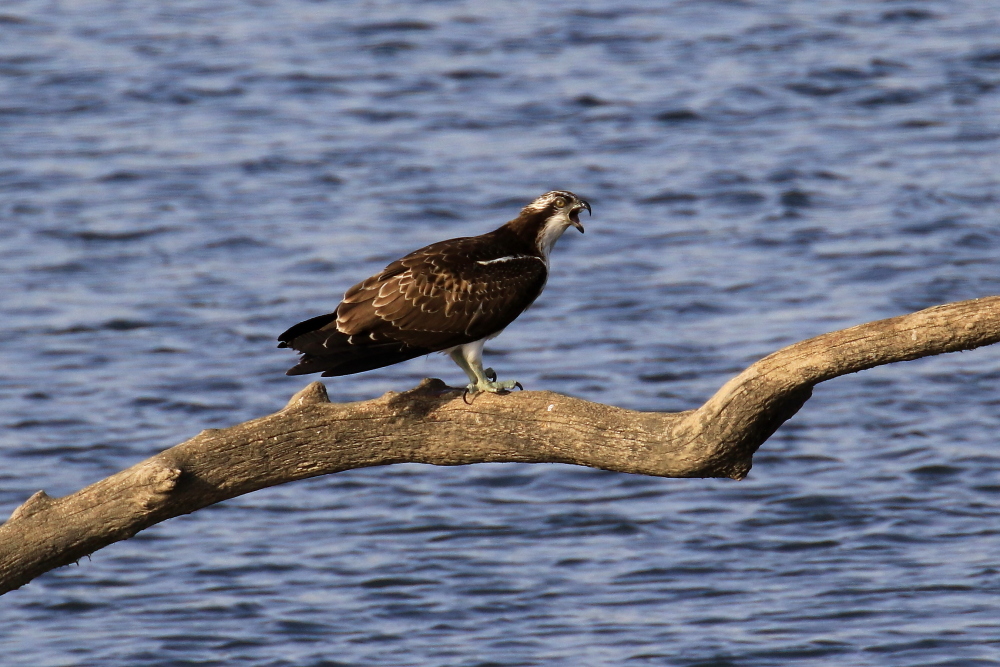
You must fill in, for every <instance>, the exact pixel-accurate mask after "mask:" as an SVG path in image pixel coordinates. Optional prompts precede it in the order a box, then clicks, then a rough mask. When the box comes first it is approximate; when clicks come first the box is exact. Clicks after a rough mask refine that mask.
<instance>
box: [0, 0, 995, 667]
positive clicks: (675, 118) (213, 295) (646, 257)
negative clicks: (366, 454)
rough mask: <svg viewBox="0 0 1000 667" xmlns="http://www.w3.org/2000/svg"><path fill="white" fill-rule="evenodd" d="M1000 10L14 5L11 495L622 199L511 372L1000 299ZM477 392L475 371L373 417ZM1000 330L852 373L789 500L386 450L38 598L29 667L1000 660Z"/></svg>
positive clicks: (6, 390) (381, 385)
mask: <svg viewBox="0 0 1000 667" xmlns="http://www.w3.org/2000/svg"><path fill="white" fill-rule="evenodd" d="M998 112H1000V5H998V4H997V3H996V2H995V1H994V0H964V1H963V0H954V1H948V0H912V1H908V0H900V1H893V2H878V1H870V0H865V1H861V0H854V1H852V0H818V1H806V0H799V1H793V2H786V1H779V0H726V1H724V0H714V1H713V0H690V1H685V2H680V1H676V2H653V1H651V0H650V1H646V2H643V1H640V0H624V1H621V2H611V1H610V0H605V1H603V2H596V1H595V2H579V3H570V2H546V3H534V2H509V3H487V2H459V1H456V2H448V1H440V2H406V3H402V2H400V3H390V2H332V1H331V2H305V1H301V2H299V1H295V0H273V1H268V0H261V1H259V2H249V1H248V2H235V1H225V0H212V1H208V0H190V1H187V2H169V3H134V2H133V3H127V2H103V1H99V0H89V1H80V2H69V1H65V2H54V1H42V0H6V1H5V2H3V3H0V151H2V153H0V277H2V281H3V290H2V292H0V316H2V323H0V326H2V328H3V335H2V337H0V406H2V411H0V420H2V422H0V423H2V427H3V428H2V430H0V513H2V514H4V515H5V514H6V513H7V512H9V511H11V510H13V509H14V508H15V507H16V506H17V505H19V504H20V503H21V502H23V501H24V500H25V499H26V498H27V497H28V496H29V495H30V494H31V493H33V492H35V491H36V490H38V489H45V490H46V491H47V492H48V493H49V494H50V495H62V494H66V493H70V492H73V491H75V490H77V489H79V488H81V487H82V486H84V485H86V484H88V483H91V482H93V481H95V480H97V479H100V478H102V477H104V476H106V475H108V474H110V473H113V472H115V471H117V470H119V469H121V468H123V467H126V466H129V465H131V464H133V463H135V462H137V461H140V460H141V459H143V458H145V457H147V456H150V455H152V454H154V453H156V452H158V451H160V450H162V449H164V448H166V447H169V446H172V445H174V444H176V443H178V442H181V441H183V440H185V439H187V438H189V437H191V436H192V435H194V434H195V433H197V432H198V431H199V430H200V429H203V428H207V427H221V426H226V425H230V424H234V423H237V422H240V421H244V420H246V419H250V418H253V417H257V416H261V415H263V414H267V413H269V412H272V411H274V410H276V409H279V408H280V407H282V406H283V405H284V403H285V401H286V400H287V399H288V397H289V396H290V395H291V394H292V393H294V392H295V391H296V390H298V389H299V388H301V387H302V386H303V385H304V383H305V382H306V381H307V379H303V378H301V377H300V378H289V377H285V376H284V375H283V374H282V373H283V371H284V370H285V368H287V367H288V366H289V365H291V363H292V361H293V357H294V355H291V354H289V353H288V351H287V350H278V349H276V348H275V347H274V342H275V341H274V338H275V336H276V335H277V334H278V333H279V332H281V331H282V330H283V329H284V328H285V327H287V326H288V325H290V324H292V323H294V322H297V321H299V320H300V319H304V318H305V317H307V316H310V315H314V314H319V313H322V312H327V311H328V310H329V309H330V308H331V307H332V306H333V305H334V304H335V303H336V302H337V300H338V298H339V296H340V295H341V294H342V292H343V290H344V289H345V288H346V287H347V286H349V285H350V284H352V283H353V282H355V281H356V280H358V279H360V278H362V277H365V276H367V275H369V273H370V272H373V271H375V270H377V269H379V268H381V267H382V266H384V264H385V263H387V262H388V261H390V260H392V259H394V258H395V257H397V256H399V255H401V254H403V253H405V252H407V251H409V250H412V249H414V248H416V247H418V246H421V245H424V244H426V243H430V242H432V241H436V240H440V239H442V238H447V237H451V236H463V235H470V234H478V233H481V232H484V231H487V230H489V229H492V228H493V227H496V226H497V225H499V224H500V223H502V222H503V221H505V220H507V219H508V218H510V217H512V216H513V215H514V214H515V213H516V211H517V210H518V208H519V207H520V206H522V205H523V204H524V203H526V202H527V201H528V200H530V199H531V198H533V197H534V196H536V195H538V194H540V193H541V192H544V191H545V190H549V189H553V188H567V189H570V190H573V191H575V192H577V193H579V194H580V195H581V196H584V197H586V198H587V199H589V200H590V201H591V203H592V204H593V206H594V217H593V218H592V220H590V221H587V230H588V231H587V234H586V235H585V236H580V235H578V234H575V233H574V232H572V230H571V232H570V234H568V235H567V237H566V238H565V239H563V240H562V241H561V242H560V244H559V246H558V247H557V249H556V252H555V255H554V257H553V274H552V276H551V278H550V280H549V285H548V288H547V289H546V292H545V294H544V295H543V296H542V298H541V299H540V300H539V302H538V303H537V304H536V306H535V307H534V308H533V309H532V310H531V311H530V312H528V313H527V314H525V315H524V316H523V317H522V318H521V319H520V320H518V322H517V323H516V324H515V325H513V326H511V327H510V328H509V329H508V330H507V331H506V332H505V333H504V335H503V336H501V337H500V338H499V339H497V340H496V341H494V342H493V343H492V345H491V346H490V348H489V349H488V352H489V354H488V355H487V360H488V362H489V363H490V364H491V365H493V366H495V367H497V368H498V369H500V371H501V373H502V374H503V375H504V376H506V377H515V378H517V379H520V380H521V381H522V382H523V383H524V384H525V385H526V386H527V387H528V388H529V389H537V388H545V389H551V390H555V391H560V392H564V393H569V394H573V395H576V396H581V397H585V398H588V399H591V400H596V401H601V402H604V403H611V404H615V405H620V406H625V407H631V408H641V409H651V410H683V409H689V408H692V407H695V406H697V405H699V404H700V403H701V402H702V401H703V400H704V399H705V398H707V397H708V396H709V395H710V394H711V393H712V392H713V391H714V390H715V389H716V388H717V387H718V386H719V385H721V384H722V383H723V382H724V381H725V380H726V379H727V378H729V377H730V376H732V375H733V374H734V373H736V372H738V371H739V370H740V369H741V368H743V367H745V366H746V365H747V364H749V363H751V362H752V361H754V360H756V359H758V358H760V357H761V356H763V355H765V354H767V353H769V352H771V351H773V350H774V349H777V348H778V347H781V346H783V345H785V344H788V343H791V342H793V341H796V340H799V339H802V338H806V337H809V336H813V335H816V334H819V333H823V332H825V331H829V330H833V329H837V328H841V327H845V326H849V325H852V324H856V323H859V322H862V321H866V320H871V319H877V318H882V317H889V316H893V315H898V314H901V313H904V312H909V311H912V310H915V309H919V308H923V307H926V306H930V305H933V304H937V303H941V302H945V301H952V300H960V299H968V298H973V297H977V296H983V295H988V294H996V293H1000V280H998V270H997V263H998V250H1000V229H998V226H997V218H998V214H1000V176H998V172H1000V159H998V157H997V153H998V149H1000V114H998ZM424 376H436V377H443V378H444V379H445V380H447V381H449V382H452V383H458V382H459V381H461V373H460V371H459V370H458V369H457V368H456V367H454V365H453V364H452V363H451V362H450V361H449V360H447V359H445V358H443V357H440V356H438V355H433V356H431V357H428V358H425V359H417V360H414V361H411V362H408V363H406V364H403V365H400V366H396V367H391V368H387V369H382V370H379V371H374V372H371V373H367V374H364V375H360V376H354V377H348V378H340V379H334V380H331V381H330V382H328V383H327V386H328V387H329V390H330V393H331V396H332V398H333V399H334V400H360V399H364V398H370V397H374V396H377V395H379V394H381V393H382V392H385V391H387V390H390V389H392V390H400V389H405V388H408V387H411V386H413V385H414V384H415V383H416V382H417V381H418V380H419V379H420V378H421V377H424ZM998 379H1000V349H991V348H986V349H982V350H978V351H974V352H967V353H963V354H953V355H946V356H943V357H936V358H932V359H925V360H921V361H917V362H911V363H906V364H897V365H894V366H890V367H883V368H879V369H875V370H872V371H867V372H865V373H862V374H859V375H854V376H849V377H844V378H840V379H837V380H835V381H832V382H829V383H827V384H825V385H821V386H820V387H818V388H817V390H816V392H815V395H814V398H813V399H812V400H811V401H810V402H809V403H808V404H807V405H806V407H805V408H804V409H803V411H802V412H801V413H800V414H799V415H797V416H796V417H795V418H794V419H793V420H792V421H790V422H789V423H788V424H786V425H785V426H784V427H783V428H782V429H781V430H780V431H779V432H778V433H777V434H776V435H775V436H774V437H773V438H772V439H771V440H770V441H769V442H767V443H766V444H765V445H764V446H763V447H762V448H761V450H760V452H759V453H758V455H757V457H756V459H755V466H754V469H753V471H752V472H751V474H750V477H749V478H748V479H747V480H745V481H743V482H733V481H726V480H669V479H656V478H645V477H638V476H630V475H620V474H611V473H606V472H601V471H595V470H590V469H585V468H574V467H570V466H558V465H537V466H530V465H480V466H469V467H461V468H448V469H442V468H433V467H427V466H418V465H402V466H393V467H388V468H379V469H368V470H359V471H354V472H349V473H342V474H338V475H333V476H329V477H324V478H318V479H314V480H310V481H308V482H303V483H296V484H290V485H286V486H283V487H279V488H274V489H270V490H265V491H262V492H258V493H254V494H252V495H249V496H245V497H242V498H238V499H236V500H233V501H229V502H226V503H223V504H221V505H219V506H216V507H213V508H210V509H207V510H204V511H200V512H197V513H195V514H194V515H191V516H187V517H183V518H179V519H173V520H171V521H168V522H166V523H164V524H161V525H158V526H155V527H153V528H151V529H149V530H147V531H145V532H143V533H140V534H139V535H138V536H137V537H136V538H134V539H132V540H130V541H127V542H123V543H119V544H116V545H113V546H111V547H109V548H107V549H104V550H101V551H99V552H97V553H96V554H94V556H93V558H92V560H88V559H85V560H84V561H82V562H81V563H80V564H79V566H78V567H77V566H71V567H67V568H62V569H60V570H56V571H53V572H50V573H48V574H46V575H44V576H42V577H40V578H39V579H37V580H36V581H34V582H32V583H31V584H29V585H28V586H27V587H25V588H23V589H21V590H19V591H16V592H13V593H10V594H8V595H6V596H4V598H3V599H2V602H0V636H2V644H3V658H2V660H0V661H2V662H3V664H5V665H8V664H9V665H30V666H33V667H34V666H44V665H84V664H86V665H96V664H101V665H140V664H141V665H184V664H191V665H195V664H197V665H223V664H226V665H230V664H240V665H261V666H263V665H267V666H277V665H358V666H369V665H386V666H403V665H420V666H423V665H468V666H473V665H511V666H513V665H565V666H578V665H619V664H622V665H624V664H627V665H684V666H689V665H690V666H694V665H716V666H720V667H722V666H729V665H738V666H741V667H742V666H760V665H788V664H814V665H852V666H854V665H872V666H882V665H899V666H912V665H956V666H958V665H961V666H967V665H997V664H1000V620H998V619H1000V613H998V610H997V608H998V600H1000V598H998V594H1000V535H998V525H1000V524H998V519H1000V452H998V448H997V433H998V427H1000V402H998V395H1000V394H998V387H997V381H998Z"/></svg>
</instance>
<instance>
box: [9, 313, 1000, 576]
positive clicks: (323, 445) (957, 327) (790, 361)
mask: <svg viewBox="0 0 1000 667" xmlns="http://www.w3.org/2000/svg"><path fill="white" fill-rule="evenodd" d="M998 341H1000V297H996V296H994V297H986V298H982V299H974V300H972V301H962V302H957V303H951V304H946V305H943V306H937V307H934V308H929V309H927V310H922V311H919V312H916V313H912V314H910V315H904V316H901V317H895V318H891V319H887V320H879V321H877V322H870V323H867V324H862V325H859V326H856V327H851V328H849V329H843V330H841V331H835V332H832V333H828V334H824V335H822V336H817V337H816V338H811V339H809V340H806V341H802V342H800V343H796V344H794V345H790V346H788V347H786V348H783V349H781V350H779V351H777V352H775V353H773V354H771V355H769V356H767V357H765V358H763V359H761V360H760V361H758V362H756V363H755V364H753V365H752V366H750V367H749V368H747V369H746V370H745V371H743V372H742V373H740V374H739V375H737V376H736V377H735V378H733V379H732V380H730V381H729V382H727V383H726V384H725V385H723V386H722V388H720V389H719V391H718V392H716V394H715V395H714V396H712V397H711V398H710V399H709V400H708V401H707V402H706V403H705V404H704V405H703V406H702V407H700V408H699V409H697V410H691V411H687V412H680V413H658V412H636V411H632V410H625V409H622V408H616V407H612V406H608V405H603V404H600V403H591V402H589V401H584V400H581V399H577V398H571V397H569V396H563V395H560V394H555V393H552V392H547V391H525V392H515V393H512V394H509V395H505V396H499V395H494V394H479V395H476V396H475V397H473V398H470V400H469V403H466V402H465V401H464V400H463V395H462V391H461V390H455V389H452V388H449V387H447V386H445V385H444V383H442V382H441V381H440V380H425V381H424V382H423V383H421V384H420V386H418V387H416V388H415V389H412V390H410V391H407V392H404V393H401V394H396V393H388V394H386V395H384V396H382V397H380V398H377V399H374V400H370V401H364V402H359V403H345V404H335V403H330V401H329V399H328V398H327V395H326V389H325V388H324V387H323V385H322V384H320V383H318V382H314V383H312V384H310V385H309V386H307V387H306V388H305V389H303V390H302V391H300V392H299V393H297V394H296V395H295V396H293V397H292V399H291V400H290V401H289V403H288V405H287V406H286V407H285V408H284V409H282V410H281V411H279V412H277V413H275V414H272V415H269V416H266V417H262V418H260V419H255V420H252V421H249V422H245V423H243V424H237V425H236V426H232V427H229V428H225V429H217V430H216V429H213V430H207V431H202V432H201V433H199V434H198V435H196V436H195V437H193V438H191V439H190V440H188V441H187V442H184V443H181V444H179V445H177V446H175V447H172V448H170V449H168V450H166V451H164V452H161V453H160V454H158V455H156V456H154V457H152V458H149V459H147V460H145V461H142V462H141V463H138V464H136V465H134V466H132V467H131V468H128V469H127V470H123V471H121V472H119V473H117V474H115V475H112V476H110V477H108V478H106V479H103V480H101V481H99V482H96V483H95V484H92V485H90V486H88V487H86V488H85V489H82V490H80V491H78V492H76V493H73V494H71V495H68V496H65V497H62V498H51V497H49V496H48V495H46V494H45V493H44V492H43V491H39V492H38V493H36V494H35V495H33V496H31V498H29V499H28V500H27V501H26V502H25V503H24V504H23V505H21V506H20V507H19V508H17V509H16V510H15V511H14V513H13V514H12V515H11V517H10V519H9V520H8V521H7V522H6V523H5V524H3V526H0V593H4V592H7V591H10V590H13V589H15V588H18V587H20V586H23V585H24V584H26V583H28V582H29V581H31V580H32V579H33V578H35V577H37V576H38V575H40V574H42V573H44V572H47V571H48V570H51V569H53V568H56V567H59V566H61V565H66V564H69V563H72V562H74V561H77V560H79V559H80V558H81V557H83V556H86V555H88V554H90V553H93V552H94V551H96V550H98V549H100V548H102V547H104V546H107V545H108V544H111V543H113V542H117V541H119V540H124V539H127V538H129V537H131V536H133V535H135V534H136V533H137V532H139V531H140V530H142V529H144V528H147V527H149V526H151V525H153V524H156V523H159V522H160V521H163V520H165V519H169V518H171V517H175V516H179V515H181V514H188V513H190V512H194V511H196V510H198V509H201V508H203V507H207V506H208V505H212V504H214V503H217V502H220V501H223V500H226V499H228V498H233V497H235V496H239V495H242V494H245V493H250V492H251V491H255V490H257V489H262V488H266V487H269V486H274V485H277V484H283V483H285V482H291V481H294V480H298V479H304V478H307V477H315V476H317V475H326V474H329V473H335V472H340V471H343V470H351V469H354V468H363V467H367V466H378V465H389V464H392V463H404V462H416V463H429V464H433V465H466V464H470V463H484V462H526V463H569V464H575V465H584V466H591V467H594V468H603V469H605V470H614V471H619V472H626V473H636V474H644V475H657V476H661V477H730V478H733V479H742V478H743V477H745V476H746V475H747V473H748V472H749V471H750V467H751V464H752V457H753V454H754V452H756V451H757V448H758V447H760V445H761V444H762V443H763V442H764V441H765V440H767V438H769V437H770V436H771V434H772V433H774V431H775V430H776V429H777V428H778V427H779V426H781V424H782V423H784V422H785V421H786V420H787V419H788V418H790V417H791V416H792V415H794V414H795V413H796V412H797V411H798V410H799V408H801V407H802V405H803V404H804V403H805V402H806V401H807V400H808V399H809V397H810V395H811V393H812V388H813V386H815V385H816V384H817V383H819V382H823V381H824V380H829V379H831V378H835V377H838V376H841V375H845V374H848V373H854V372H857V371H861V370H864V369H867V368H872V367H874V366H879V365H882V364H888V363H893V362H897V361H906V360H910V359H917V358H919V357H926V356H931V355H935V354H942V353H945V352H955V351H958V350H970V349H973V348H977V347H981V346H984V345H990V344H993V343H996V342H998ZM470 403H471V404H470Z"/></svg>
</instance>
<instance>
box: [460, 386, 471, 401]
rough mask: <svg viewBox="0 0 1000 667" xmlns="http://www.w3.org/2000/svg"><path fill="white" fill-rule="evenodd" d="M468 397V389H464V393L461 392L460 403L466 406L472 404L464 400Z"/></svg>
mask: <svg viewBox="0 0 1000 667" xmlns="http://www.w3.org/2000/svg"><path fill="white" fill-rule="evenodd" d="M468 395H469V388H468V387H466V388H465V391H463V392H462V402H463V403H465V404H466V405H472V403H469V402H468V401H467V400H465V399H466V397H467V396H468Z"/></svg>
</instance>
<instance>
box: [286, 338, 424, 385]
mask: <svg viewBox="0 0 1000 667" xmlns="http://www.w3.org/2000/svg"><path fill="white" fill-rule="evenodd" d="M380 348H381V349H380ZM386 348H388V349H386ZM430 352H431V350H424V349H420V348H412V347H409V346H405V345H402V344H400V343H396V344H395V345H393V346H391V347H390V346H388V345H386V346H372V347H370V348H367V349H366V348H361V349H358V350H344V351H342V352H340V353H339V354H337V355H331V356H314V355H311V354H303V355H302V358H301V359H300V360H299V363H298V364H297V365H295V366H294V367H292V368H289V369H288V370H287V371H286V372H285V375H307V374H309V373H319V372H320V371H322V372H323V377H334V376H338V375H352V374H354V373H363V372H364V371H370V370H373V369H375V368H382V367H383V366H391V365H393V364H398V363H399V362H401V361H406V360H408V359H415V358H416V357H420V356H423V355H425V354H429V353H430Z"/></svg>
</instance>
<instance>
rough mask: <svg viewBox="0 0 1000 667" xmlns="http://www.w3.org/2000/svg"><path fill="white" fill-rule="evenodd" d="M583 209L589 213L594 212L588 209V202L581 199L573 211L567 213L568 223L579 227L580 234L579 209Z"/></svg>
mask: <svg viewBox="0 0 1000 667" xmlns="http://www.w3.org/2000/svg"><path fill="white" fill-rule="evenodd" d="M583 209H587V213H589V214H590V215H594V212H593V211H591V210H590V204H588V203H587V202H585V201H583V200H582V199H581V200H580V203H579V205H578V206H577V207H576V208H574V209H573V212H572V213H570V214H569V221H570V223H572V224H573V226H574V227H576V228H577V229H579V230H580V233H581V234H583V225H582V224H580V211H582V210H583Z"/></svg>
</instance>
